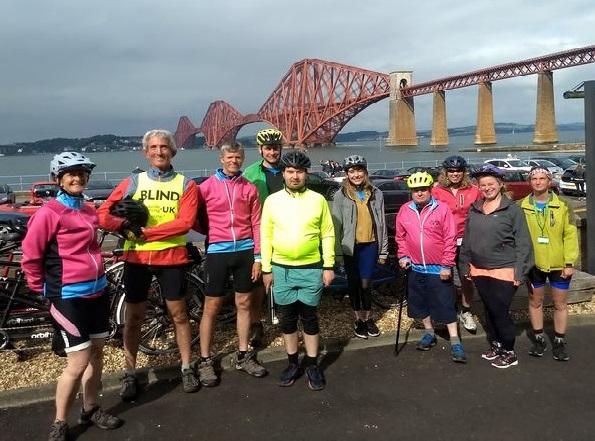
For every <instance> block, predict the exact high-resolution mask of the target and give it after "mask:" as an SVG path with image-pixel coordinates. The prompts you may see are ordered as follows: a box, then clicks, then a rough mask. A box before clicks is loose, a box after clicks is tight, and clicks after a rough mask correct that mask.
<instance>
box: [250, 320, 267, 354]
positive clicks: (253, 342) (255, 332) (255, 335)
mask: <svg viewBox="0 0 595 441" xmlns="http://www.w3.org/2000/svg"><path fill="white" fill-rule="evenodd" d="M250 328H251V337H250V346H252V347H253V348H261V347H262V342H263V340H264V326H263V324H262V322H256V323H252V325H251V326H250Z"/></svg>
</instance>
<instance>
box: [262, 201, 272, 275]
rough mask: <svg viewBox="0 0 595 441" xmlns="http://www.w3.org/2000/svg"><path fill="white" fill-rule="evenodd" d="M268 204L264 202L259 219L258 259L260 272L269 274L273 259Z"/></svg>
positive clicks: (270, 219) (270, 218)
mask: <svg viewBox="0 0 595 441" xmlns="http://www.w3.org/2000/svg"><path fill="white" fill-rule="evenodd" d="M269 206H270V204H269V201H268V199H267V200H265V202H264V206H263V208H262V216H261V217H260V258H261V263H262V272H263V273H270V272H271V271H272V267H271V261H272V257H273V219H272V217H271V213H270V208H269Z"/></svg>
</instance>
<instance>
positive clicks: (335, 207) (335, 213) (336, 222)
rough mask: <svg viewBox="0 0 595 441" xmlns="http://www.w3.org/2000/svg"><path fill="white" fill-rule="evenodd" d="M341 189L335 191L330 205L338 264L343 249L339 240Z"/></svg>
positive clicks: (336, 261)
mask: <svg viewBox="0 0 595 441" xmlns="http://www.w3.org/2000/svg"><path fill="white" fill-rule="evenodd" d="M340 193H341V190H339V191H337V192H336V193H335V194H334V196H333V203H332V205H331V216H332V218H333V227H334V229H335V263H336V264H340V263H342V261H343V249H342V247H341V242H342V240H343V214H342V210H341V205H342V203H341V202H342V199H343V196H342V195H341V194H340Z"/></svg>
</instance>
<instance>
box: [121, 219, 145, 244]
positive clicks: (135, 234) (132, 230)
mask: <svg viewBox="0 0 595 441" xmlns="http://www.w3.org/2000/svg"><path fill="white" fill-rule="evenodd" d="M120 234H121V235H122V236H124V237H125V238H126V239H128V240H132V241H138V240H140V239H141V238H142V237H143V230H142V228H141V227H140V226H139V225H135V224H132V223H130V221H124V223H122V226H121V227H120Z"/></svg>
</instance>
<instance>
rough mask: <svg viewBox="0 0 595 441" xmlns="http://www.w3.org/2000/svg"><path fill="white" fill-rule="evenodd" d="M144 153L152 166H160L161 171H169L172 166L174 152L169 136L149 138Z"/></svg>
mask: <svg viewBox="0 0 595 441" xmlns="http://www.w3.org/2000/svg"><path fill="white" fill-rule="evenodd" d="M144 155H145V158H147V162H148V163H149V165H150V166H151V167H155V168H158V169H159V170H161V171H167V170H169V169H170V168H171V158H172V157H173V152H172V150H171V148H170V146H169V143H168V141H167V138H162V137H160V136H151V137H150V138H149V139H148V140H147V149H146V150H145V151H144Z"/></svg>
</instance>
